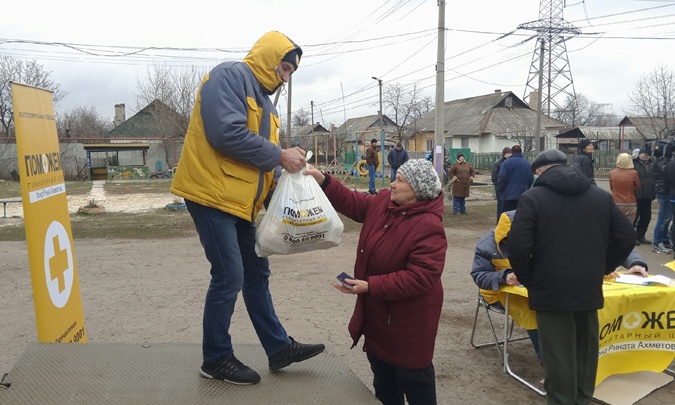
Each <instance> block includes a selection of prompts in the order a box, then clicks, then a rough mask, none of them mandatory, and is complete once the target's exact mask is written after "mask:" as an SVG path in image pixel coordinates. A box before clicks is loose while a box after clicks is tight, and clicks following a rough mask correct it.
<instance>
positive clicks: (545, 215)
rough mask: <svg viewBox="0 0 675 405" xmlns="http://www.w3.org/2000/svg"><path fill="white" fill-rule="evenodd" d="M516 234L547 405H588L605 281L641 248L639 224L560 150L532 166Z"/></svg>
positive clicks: (513, 244)
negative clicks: (532, 178) (533, 179)
mask: <svg viewBox="0 0 675 405" xmlns="http://www.w3.org/2000/svg"><path fill="white" fill-rule="evenodd" d="M532 171H534V173H535V174H537V176H539V177H538V179H537V181H536V182H535V183H534V186H533V187H532V188H531V189H530V190H528V191H526V192H525V193H523V195H521V196H520V200H519V201H518V210H517V211H516V215H515V217H514V219H513V225H512V226H511V231H510V232H509V234H508V239H509V245H510V249H511V250H510V253H509V259H510V262H511V267H512V268H513V272H514V273H515V275H516V277H517V278H518V280H519V281H520V282H521V283H522V284H523V285H524V286H525V287H527V290H528V294H529V304H530V309H532V310H534V311H535V312H536V314H537V324H538V327H539V343H540V348H541V355H542V361H543V365H544V370H545V376H546V377H545V382H544V388H545V389H546V396H547V403H548V404H549V405H551V404H588V403H590V401H591V399H592V398H593V392H594V391H595V377H596V373H597V368H598V348H599V341H598V330H599V326H598V310H599V309H601V308H602V307H603V295H602V283H603V277H604V276H605V275H606V274H610V273H611V272H612V271H613V270H614V269H615V268H616V267H617V266H619V265H620V264H621V263H622V262H623V261H624V260H625V259H626V257H628V254H629V253H630V252H631V250H632V249H633V247H634V246H635V231H634V229H633V224H632V223H631V222H630V220H629V219H628V218H627V217H626V215H624V214H623V213H622V212H621V211H620V210H619V209H618V207H617V206H616V204H615V203H614V200H613V199H612V196H611V195H610V194H609V193H608V192H606V191H604V190H603V189H601V188H599V187H592V186H591V179H589V178H588V177H586V176H585V175H584V174H583V173H581V171H579V170H578V169H576V168H574V167H570V166H567V157H566V156H565V154H564V153H562V152H560V151H558V150H547V151H544V152H542V153H540V154H539V155H538V156H537V157H536V158H535V160H534V162H533V163H532Z"/></svg>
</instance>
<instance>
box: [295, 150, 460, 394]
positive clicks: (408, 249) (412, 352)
mask: <svg viewBox="0 0 675 405" xmlns="http://www.w3.org/2000/svg"><path fill="white" fill-rule="evenodd" d="M305 174H307V175H311V176H312V177H314V179H315V180H316V181H317V182H318V183H319V184H320V185H321V187H322V188H323V189H324V191H325V193H326V196H327V197H328V199H329V200H330V202H331V203H332V204H333V206H334V207H335V209H336V210H337V211H338V212H339V213H341V214H343V215H345V216H347V217H349V218H351V219H353V220H354V221H356V222H360V223H362V224H363V226H362V227H361V233H360V235H359V240H358V246H357V249H356V262H355V264H354V277H355V279H353V280H347V281H346V282H347V283H349V284H352V287H344V286H342V285H336V286H335V288H337V289H338V290H339V291H340V292H342V293H345V294H354V295H356V306H355V308H354V313H353V315H352V318H351V320H350V321H349V333H350V335H351V337H352V339H353V342H354V343H353V345H352V347H354V346H356V345H357V344H358V341H359V340H360V338H361V336H363V337H365V342H364V345H363V350H364V351H365V352H366V355H367V357H368V361H369V363H370V369H371V370H372V372H373V388H374V389H375V396H376V397H377V398H378V399H379V400H380V401H381V402H382V403H383V404H386V405H403V404H405V403H406V400H407V403H408V404H409V405H435V404H436V377H435V371H434V365H433V363H432V360H433V355H434V345H435V343H436V334H437V332H438V323H439V320H440V316H441V306H442V305H443V285H442V283H441V276H442V274H443V269H444V267H445V257H446V250H447V247H448V243H447V240H446V236H445V230H444V228H443V208H444V203H443V193H442V191H441V181H440V180H439V178H438V175H437V174H436V171H435V170H434V166H433V165H432V164H431V162H429V161H427V160H424V159H411V160H408V161H407V162H406V163H404V164H403V165H402V166H401V167H400V168H399V169H398V172H397V173H396V180H394V182H393V183H391V187H390V189H389V190H381V191H380V192H379V193H378V194H377V195H375V196H370V195H365V194H363V193H358V192H355V191H352V190H350V189H349V188H347V187H346V186H344V185H343V184H342V183H340V181H339V180H337V179H336V178H335V177H332V176H330V175H328V174H326V173H321V172H320V171H318V170H316V169H315V168H313V167H311V168H310V169H309V170H307V171H306V172H305Z"/></svg>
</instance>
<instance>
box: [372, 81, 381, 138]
mask: <svg viewBox="0 0 675 405" xmlns="http://www.w3.org/2000/svg"><path fill="white" fill-rule="evenodd" d="M372 79H373V80H377V83H378V84H379V85H380V130H382V129H383V127H384V123H383V122H382V79H378V78H377V77H375V76H373V77H372Z"/></svg>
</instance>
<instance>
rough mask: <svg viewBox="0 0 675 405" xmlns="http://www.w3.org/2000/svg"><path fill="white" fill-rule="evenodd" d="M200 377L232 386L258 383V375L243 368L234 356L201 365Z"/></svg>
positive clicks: (245, 367) (247, 368)
mask: <svg viewBox="0 0 675 405" xmlns="http://www.w3.org/2000/svg"><path fill="white" fill-rule="evenodd" d="M199 374H201V375H202V377H206V378H212V379H214V380H223V381H227V382H229V383H232V384H238V385H249V384H257V383H259V382H260V375H259V374H258V373H256V372H255V371H254V370H252V369H250V368H249V367H247V366H245V365H244V364H243V363H242V362H241V361H239V360H238V359H237V358H236V357H234V354H232V355H230V356H228V357H223V358H222V359H220V360H218V361H216V362H215V363H203V364H202V367H201V368H200V369H199Z"/></svg>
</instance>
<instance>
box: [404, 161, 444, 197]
mask: <svg viewBox="0 0 675 405" xmlns="http://www.w3.org/2000/svg"><path fill="white" fill-rule="evenodd" d="M398 173H401V176H403V177H405V179H406V181H407V182H408V184H410V187H411V188H412V190H413V192H414V193H415V195H416V196H417V199H418V200H433V199H434V198H436V197H438V195H439V194H440V193H441V181H440V180H439V179H438V174H437V173H436V170H434V166H433V165H432V164H431V162H429V161H428V160H425V159H410V160H408V161H407V162H405V163H404V164H403V165H402V166H401V167H399V168H398Z"/></svg>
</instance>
